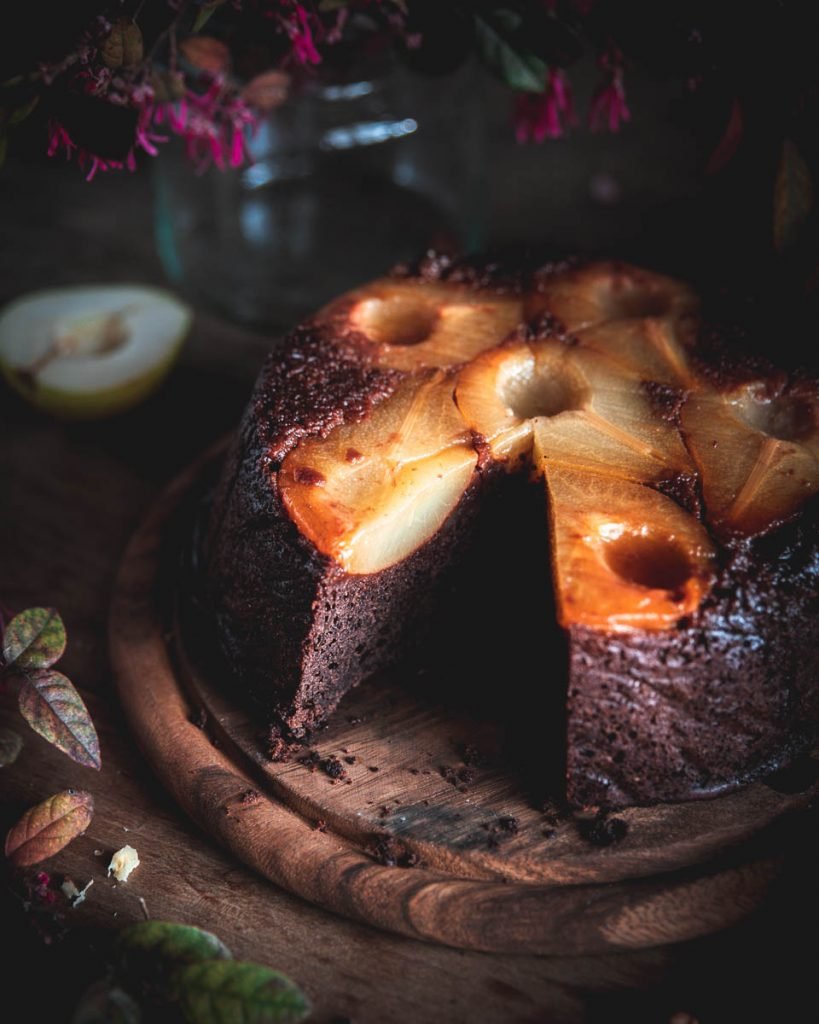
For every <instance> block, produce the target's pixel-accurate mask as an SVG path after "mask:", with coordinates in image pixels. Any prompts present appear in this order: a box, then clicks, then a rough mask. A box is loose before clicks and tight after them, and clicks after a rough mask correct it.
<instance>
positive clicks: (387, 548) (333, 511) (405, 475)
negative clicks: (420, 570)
mask: <svg viewBox="0 0 819 1024" xmlns="http://www.w3.org/2000/svg"><path fill="white" fill-rule="evenodd" d="M453 383H454V382H453V378H452V376H451V375H448V374H446V373H444V372H443V371H440V370H438V371H430V372H427V373H425V374H423V375H421V376H420V377H412V378H409V379H407V380H405V381H403V382H402V384H401V385H400V386H399V388H398V390H397V391H396V392H395V393H394V394H393V395H392V396H391V397H390V398H388V399H386V400H385V401H383V402H382V403H381V404H380V405H378V406H377V407H376V408H375V409H374V410H373V412H372V413H371V414H370V415H369V416H368V417H367V418H366V419H365V420H363V421H362V422H360V423H354V424H345V425H344V426H341V427H338V428H336V429H335V430H334V431H332V432H331V433H330V434H329V435H328V436H327V437H326V438H311V439H309V440H307V441H304V442H303V443H302V444H300V445H298V447H296V448H295V449H294V450H293V451H292V452H290V454H289V455H288V456H287V457H286V458H285V460H284V462H283V463H282V468H281V470H280V472H279V486H280V488H281V492H282V495H283V498H284V503H285V506H286V508H287V510H288V513H289V514H290V517H291V518H292V519H293V521H294V522H295V523H296V525H297V526H298V528H299V530H300V531H301V533H303V534H304V535H305V536H307V537H308V538H309V539H310V540H311V541H312V542H313V544H315V546H316V547H317V548H318V550H319V551H321V552H323V553H324V554H326V555H328V556H329V557H330V558H332V559H334V560H335V561H336V562H337V563H338V564H339V565H340V566H341V567H342V568H343V569H345V570H346V571H347V572H348V573H351V574H365V573H373V572H378V571H380V570H382V569H386V568H388V567H389V566H390V565H393V564H395V563H396V562H399V561H401V560H402V559H404V558H406V557H407V556H408V555H410V554H411V553H412V552H413V551H415V550H416V549H417V548H419V547H421V545H422V544H424V543H425V542H426V541H427V540H429V539H430V538H431V537H432V536H433V535H434V534H435V533H436V532H437V531H438V529H439V528H440V527H441V526H442V525H443V523H444V522H445V521H446V519H447V517H448V516H449V515H450V513H451V512H452V511H453V509H454V508H455V506H456V505H457V504H458V502H459V501H460V499H461V497H462V495H463V493H464V492H465V491H466V489H467V487H468V486H469V484H470V482H471V480H472V478H473V474H474V471H475V466H476V464H477V458H478V457H477V453H476V451H475V448H474V446H473V444H472V439H471V434H470V432H469V431H468V429H467V427H466V424H465V423H464V421H463V418H462V417H461V415H460V414H459V412H458V410H457V408H456V406H455V403H454V401H453V397H452V392H453Z"/></svg>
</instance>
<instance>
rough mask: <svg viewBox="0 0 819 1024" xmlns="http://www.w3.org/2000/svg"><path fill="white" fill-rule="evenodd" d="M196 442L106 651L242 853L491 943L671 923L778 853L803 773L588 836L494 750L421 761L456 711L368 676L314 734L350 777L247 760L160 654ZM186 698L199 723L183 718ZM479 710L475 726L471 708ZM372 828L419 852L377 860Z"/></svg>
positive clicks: (634, 941) (754, 873)
mask: <svg viewBox="0 0 819 1024" xmlns="http://www.w3.org/2000/svg"><path fill="white" fill-rule="evenodd" d="M213 458H214V453H212V452H211V453H208V454H207V455H206V456H204V457H203V458H202V459H200V460H198V461H197V462H196V463H195V464H194V465H193V466H192V467H191V468H190V469H189V470H188V471H186V472H185V473H183V474H182V475H181V476H180V477H179V478H178V479H177V480H176V481H175V482H174V483H173V484H172V485H171V486H170V487H169V488H168V490H166V491H165V492H164V494H163V495H162V497H161V498H160V499H159V501H158V502H157V503H156V504H155V505H154V506H153V508H152V509H151V511H150V513H149V514H148V516H147V517H146V518H145V520H144V522H143V523H142V525H141V526H140V527H139V529H138V530H137V532H136V534H135V535H134V537H133V538H132V540H131V543H130V545H129V547H128V549H127V550H126V553H125V556H124V558H123V561H122V564H121V567H120V572H119V577H118V581H117V584H116V588H115V596H114V601H113V605H112V611H111V621H110V641H111V657H112V662H113V665H114V669H115V672H116V676H117V682H118V687H119V691H120V695H121V698H122V701H123V704H124V706H125V710H126V713H127V715H128V717H129V720H130V721H131V723H132V725H133V728H134V731H135V733H136V736H137V739H138V741H139V743H140V745H141V747H142V748H143V750H144V752H145V754H146V756H147V757H148V759H149V760H150V762H151V763H152V764H153V766H154V768H155V769H156V771H157V772H158V774H159V775H160V777H161V778H162V780H163V782H164V783H165V785H166V786H167V787H168V788H169V789H170V791H171V792H172V794H173V796H174V798H175V799H176V800H177V801H178V802H179V804H180V805H181V806H182V807H183V808H184V809H185V810H186V812H187V813H188V814H190V815H191V817H192V818H193V819H194V820H195V821H197V822H198V823H199V824H200V825H201V826H202V827H203V828H205V830H206V831H207V832H208V833H209V834H211V835H212V836H214V837H215V838H217V839H218V840H219V841H220V842H221V843H222V844H223V845H225V846H227V847H228V848H229V849H230V850H231V851H232V852H233V853H234V854H236V855H237V856H238V857H239V858H240V859H241V860H243V861H244V862H245V863H247V864H249V865H250V866H251V867H253V868H254V869H255V870H256V871H258V872H259V873H260V874H262V875H263V876H264V877H266V878H268V879H270V880H271V881H274V882H276V883H277V884H279V885H282V886H284V887H285V888H287V889H288V890H289V891H291V892H294V893H296V894H298V895H300V896H303V897H305V898H306V899H309V900H311V901H312V902H314V903H316V904H318V905H319V906H322V907H325V908H327V909H330V910H333V911H335V912H337V913H340V914H343V915H345V916H347V917H350V918H353V919H355V920H359V921H364V922H367V923H370V924H374V925H376V926H378V927H380V928H383V929H386V930H389V931H393V932H397V933H399V934H402V935H407V936H410V937H413V938H419V939H426V940H432V941H435V942H440V943H444V944H447V945H452V946H457V947H461V948H467V949H476V950H486V951H493V952H504V953H524V952H526V953H557V952H560V953H564V954H565V953H573V954H578V953H590V952H599V951H603V950H609V951H610V950H617V949H634V948H644V947H647V946H652V945H656V944H660V943H665V942H670V941H680V940H683V939H688V938H692V937H694V936H697V935H702V934H705V933H707V932H710V931H713V930H715V929H717V928H721V927H725V926H726V925H728V924H731V923H734V922H736V921H737V920H739V919H741V918H742V917H743V916H744V915H746V914H747V913H748V912H749V911H750V910H751V909H753V907H754V906H756V905H757V904H758V903H759V901H760V900H761V899H762V898H763V897H764V895H765V893H766V892H767V890H768V888H769V886H770V884H771V882H772V880H773V879H774V878H775V877H776V876H777V872H778V869H779V866H780V863H781V860H780V857H779V855H778V854H777V852H776V851H777V832H778V831H781V830H782V829H783V828H785V829H786V828H787V826H788V824H789V822H790V820H791V818H792V817H793V816H794V814H795V813H796V812H798V811H799V810H800V809H803V808H804V807H806V806H807V804H808V803H809V801H810V799H811V795H812V789H811V788H810V787H808V788H806V789H804V790H803V791H800V792H796V793H791V794H782V793H778V792H776V791H775V790H774V789H772V788H771V787H769V786H767V785H764V784H758V785H755V786H752V787H748V788H746V789H745V790H743V791H741V792H739V793H736V794H732V795H730V796H725V797H722V798H719V799H716V800H711V801H699V802H694V803H691V804H685V805H676V806H671V805H670V806H661V807H658V808H642V809H632V810H629V811H627V812H624V813H623V814H622V815H621V816H620V817H621V819H622V820H624V821H625V822H626V824H627V825H628V833H627V835H626V837H625V838H624V839H623V840H621V841H620V842H619V843H616V844H614V845H612V846H608V847H606V848H599V847H597V846H594V845H592V844H590V843H589V842H588V840H587V839H586V838H584V837H583V836H582V835H581V832H580V829H581V825H580V823H578V821H576V820H574V819H573V818H572V817H571V816H565V815H564V817H563V818H562V819H561V820H560V821H558V822H557V825H556V827H555V828H554V829H546V831H547V832H553V833H554V834H552V835H545V834H544V824H543V819H542V813H541V812H540V811H538V810H537V809H536V808H534V807H531V806H528V805H527V803H526V801H525V798H524V797H523V796H522V795H521V793H520V791H519V789H516V786H515V779H514V777H513V776H510V775H509V773H508V772H506V773H505V772H504V769H503V766H502V764H499V765H497V766H495V768H493V769H492V770H487V771H486V772H485V773H484V774H483V776H482V777H481V778H478V779H477V781H475V783H474V784H473V785H471V786H470V787H467V793H466V794H464V793H463V792H461V790H460V789H458V788H457V787H454V786H452V785H450V784H449V783H448V782H447V781H446V779H445V778H443V777H442V775H441V774H440V773H439V772H436V771H434V770H433V768H432V767H427V768H425V767H423V765H424V764H428V765H430V766H432V765H434V764H435V763H436V761H439V762H440V761H441V759H442V758H443V757H444V756H450V759H451V751H452V736H453V735H457V736H459V737H460V741H461V742H465V743H468V742H469V740H470V734H469V732H468V725H469V723H468V722H466V721H465V720H462V721H459V720H457V719H453V718H452V717H451V712H450V713H447V715H446V716H445V715H444V714H443V712H442V711H441V709H440V708H436V707H435V706H423V705H422V704H421V703H420V698H418V697H415V696H413V695H411V694H410V693H403V694H402V695H400V696H398V697H397V698H396V699H395V700H393V702H392V703H391V705H390V706H388V707H386V708H385V707H384V706H383V705H384V700H383V698H382V697H379V694H378V692H377V688H378V687H379V686H383V685H384V681H383V679H382V680H379V681H375V682H374V683H373V684H372V685H371V686H369V687H368V686H365V687H363V688H362V689H361V690H360V691H359V692H358V693H356V694H355V695H353V696H352V699H351V700H350V701H349V702H348V703H347V704H346V705H344V706H343V707H342V709H340V710H339V713H337V715H336V716H335V718H334V722H333V724H332V725H331V726H330V727H329V728H328V730H327V731H326V733H324V734H323V736H322V739H321V744H320V745H321V753H322V754H323V755H326V754H329V753H332V754H333V755H335V754H338V755H339V756H348V757H349V756H352V757H354V758H355V762H354V764H353V765H350V766H349V767H350V768H351V769H356V770H355V771H351V772H350V773H349V774H350V783H351V784H349V785H347V784H345V783H346V781H347V780H346V779H344V780H340V781H339V782H336V784H333V783H332V782H331V780H330V779H329V778H328V777H327V776H326V775H325V774H323V773H322V772H321V771H317V772H310V771H309V770H308V769H307V768H306V767H305V766H304V765H302V764H299V763H298V762H293V763H289V764H284V765H282V764H278V765H271V764H269V763H268V762H266V760H265V758H264V754H263V751H262V750H261V747H260V746H259V744H258V742H257V739H256V728H255V725H254V723H253V721H252V720H251V719H250V718H249V717H248V716H247V715H246V713H244V712H242V711H241V710H237V709H236V708H235V707H233V706H232V705H231V703H230V702H229V700H228V699H227V698H226V697H225V696H224V695H223V694H222V693H221V691H220V690H219V686H218V682H217V681H214V680H213V679H210V678H207V677H206V675H205V674H204V673H203V670H202V667H201V666H196V665H194V663H193V661H192V660H191V659H186V660H184V661H183V663H182V665H181V666H180V663H179V661H178V660H177V659H176V656H175V655H176V652H177V651H178V649H179V645H178V641H179V639H180V638H179V637H178V635H177V636H175V633H177V634H178V632H179V630H178V628H176V630H175V629H174V618H173V601H172V599H171V596H172V592H173V587H174V585H175V582H176V583H178V580H176V581H175V576H174V574H175V567H176V566H177V564H178V562H179V550H178V544H179V540H180V536H182V537H184V535H185V528H186V523H188V522H189V521H188V519H187V512H186V504H185V499H186V498H190V496H191V494H192V493H195V489H196V482H197V480H198V479H199V477H200V476H201V475H202V474H203V472H204V471H205V469H206V467H207V466H208V464H209V463H210V462H211V461H212V460H213ZM182 648H183V651H184V644H183V645H182ZM186 687H188V688H191V687H192V692H193V694H194V699H193V700H191V697H190V693H191V690H190V689H187V690H186ZM376 705H379V706H378V707H376ZM201 706H204V707H205V708H206V709H207V713H208V715H209V718H210V720H211V723H212V725H213V726H214V727H215V731H213V732H212V734H211V735H210V736H209V735H208V732H206V731H203V730H202V729H201V728H198V727H197V726H196V725H194V724H193V722H192V718H194V717H195V713H196V712H197V711H198V709H199V708H200V707H201ZM349 720H352V722H350V721H349ZM480 729H481V730H484V733H483V734H484V735H485V723H483V724H481V725H480ZM214 741H215V742H216V743H218V746H216V745H214ZM345 751H346V752H348V753H347V754H346V755H345V754H344V752H345ZM422 757H423V758H425V759H426V761H422V760H421V758H422ZM341 763H342V764H344V763H345V762H343V761H342V762H341ZM413 766H415V767H416V771H417V774H415V773H413V772H412V771H409V770H408V767H413ZM374 769H377V770H374ZM413 808H424V809H425V812H424V813H422V814H417V813H416V814H410V813H408V810H409V809H413ZM504 818H514V819H515V820H516V822H517V831H516V832H514V831H510V830H509V829H503V828H502V827H501V826H500V825H499V824H498V823H499V822H501V820H502V819H504ZM319 823H320V825H321V827H320V828H317V824H319ZM486 825H488V826H489V829H492V828H493V826H497V828H496V829H495V830H494V831H487V828H486V827H484V826H486ZM498 836H501V838H498ZM383 837H390V838H391V839H393V840H397V841H398V842H399V843H400V847H399V849H400V850H402V851H407V852H408V853H409V854H411V855H414V856H413V857H412V859H413V861H417V862H418V866H414V867H411V868H409V867H400V866H385V865H384V864H381V863H378V849H377V844H378V841H379V838H383ZM490 838H492V839H494V842H489V841H488V840H489V839H490Z"/></svg>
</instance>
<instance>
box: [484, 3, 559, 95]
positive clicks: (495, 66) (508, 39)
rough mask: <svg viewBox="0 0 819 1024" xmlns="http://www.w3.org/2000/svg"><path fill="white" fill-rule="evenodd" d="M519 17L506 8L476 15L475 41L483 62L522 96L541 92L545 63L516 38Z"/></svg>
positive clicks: (544, 84) (543, 83)
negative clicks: (525, 93) (523, 93)
mask: <svg viewBox="0 0 819 1024" xmlns="http://www.w3.org/2000/svg"><path fill="white" fill-rule="evenodd" d="M520 27H521V16H520V15H519V14H518V13H517V12H515V11H510V10H507V9H506V8H503V7H502V8H499V9H498V10H496V11H493V12H492V14H491V15H483V14H476V15H475V38H476V41H477V44H478V49H479V51H480V54H481V56H482V58H483V60H484V61H485V62H486V64H487V65H488V66H489V67H490V68H491V69H492V71H493V72H494V73H495V74H496V75H497V76H498V77H499V78H500V79H501V80H502V81H504V82H506V84H507V85H509V86H511V87H512V88H513V89H518V90H520V91H522V92H543V90H544V89H545V88H546V71H547V66H546V63H545V62H544V61H543V60H541V59H540V57H537V56H535V54H534V53H531V52H530V51H529V50H527V49H526V46H525V43H524V42H523V40H522V39H520V38H519V36H518V33H519V30H520Z"/></svg>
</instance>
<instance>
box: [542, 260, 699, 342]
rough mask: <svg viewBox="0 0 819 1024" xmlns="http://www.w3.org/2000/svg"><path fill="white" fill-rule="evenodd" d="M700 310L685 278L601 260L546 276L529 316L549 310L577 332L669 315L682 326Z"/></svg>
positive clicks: (677, 325) (569, 328) (695, 296)
mask: <svg viewBox="0 0 819 1024" xmlns="http://www.w3.org/2000/svg"><path fill="white" fill-rule="evenodd" d="M698 309H699V300H698V299H697V295H696V293H695V292H694V291H693V289H691V288H689V287H688V285H686V284H684V283H682V282H681V281H677V280H675V279H674V278H671V277H666V276H665V275H664V274H655V273H653V272H652V271H649V270H643V269H642V268H640V267H634V266H631V265H630V264H628V263H612V262H600V263H591V264H588V265H587V266H584V267H578V268H576V269H571V270H565V271H562V272H560V273H557V274H550V275H547V276H546V277H544V279H543V280H542V282H540V284H539V287H538V290H537V292H536V294H534V295H533V296H532V297H531V299H530V301H529V303H528V306H527V315H530V316H534V315H537V314H538V313H541V312H549V313H551V314H552V315H553V316H555V317H556V318H557V319H558V320H559V321H560V322H561V323H562V324H563V325H564V327H566V328H567V329H568V330H569V331H571V332H572V333H577V332H578V331H585V330H588V328H590V327H594V326H596V325H597V324H601V323H605V322H607V321H609V320H632V319H642V318H645V317H651V318H653V319H669V320H671V322H672V323H673V324H674V325H675V330H676V329H677V328H678V327H679V329H680V330H683V329H685V327H686V325H688V324H690V323H691V322H692V320H695V319H696V315H697V311H698Z"/></svg>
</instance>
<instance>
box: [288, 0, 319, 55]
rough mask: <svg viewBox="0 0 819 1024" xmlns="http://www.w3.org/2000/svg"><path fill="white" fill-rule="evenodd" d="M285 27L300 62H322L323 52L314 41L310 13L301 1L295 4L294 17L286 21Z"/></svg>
mask: <svg viewBox="0 0 819 1024" xmlns="http://www.w3.org/2000/svg"><path fill="white" fill-rule="evenodd" d="M285 28H286V29H287V34H288V35H289V36H290V41H291V42H292V44H293V52H294V53H295V55H296V60H297V61H298V62H299V64H320V63H321V54H320V53H319V52H318V50H317V49H316V44H315V43H314V42H313V31H312V28H311V27H310V15H309V14H308V13H307V11H306V10H305V9H304V7H303V6H302V5H301V4H300V3H294V4H293V17H292V18H288V19H287V20H286V21H285Z"/></svg>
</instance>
